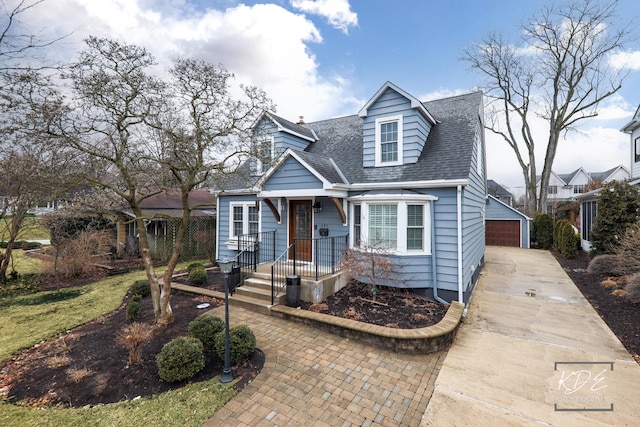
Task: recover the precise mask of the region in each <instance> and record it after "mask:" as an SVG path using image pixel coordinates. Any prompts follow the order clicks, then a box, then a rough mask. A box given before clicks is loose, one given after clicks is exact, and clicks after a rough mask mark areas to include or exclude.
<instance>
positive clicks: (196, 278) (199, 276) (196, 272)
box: [189, 267, 207, 286]
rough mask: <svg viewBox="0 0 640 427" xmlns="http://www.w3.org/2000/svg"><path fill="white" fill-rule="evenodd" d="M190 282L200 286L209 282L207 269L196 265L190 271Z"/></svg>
mask: <svg viewBox="0 0 640 427" xmlns="http://www.w3.org/2000/svg"><path fill="white" fill-rule="evenodd" d="M189 282H191V283H192V284H194V285H196V286H199V285H204V284H205V283H207V270H205V269H204V267H195V268H193V269H192V270H191V271H190V272H189Z"/></svg>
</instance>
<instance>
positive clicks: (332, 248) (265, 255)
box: [230, 230, 348, 306]
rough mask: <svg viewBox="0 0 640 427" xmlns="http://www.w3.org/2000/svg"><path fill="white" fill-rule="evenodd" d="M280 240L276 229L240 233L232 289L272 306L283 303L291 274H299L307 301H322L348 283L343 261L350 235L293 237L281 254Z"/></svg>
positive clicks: (241, 294) (301, 297)
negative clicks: (344, 275)
mask: <svg viewBox="0 0 640 427" xmlns="http://www.w3.org/2000/svg"><path fill="white" fill-rule="evenodd" d="M277 242H278V236H277V231H276V230H274V231H268V232H260V233H249V234H244V235H241V236H238V237H237V240H236V242H234V245H237V246H236V247H237V248H238V249H239V250H240V252H239V253H238V254H237V255H236V256H235V257H234V258H233V261H234V268H233V273H232V275H231V278H230V287H231V289H232V291H233V292H235V293H237V295H239V296H243V297H247V298H252V299H255V300H260V301H264V302H266V303H267V304H270V305H271V306H273V305H277V304H283V303H284V301H285V296H286V281H287V277H288V276H299V277H300V286H301V289H300V291H301V292H300V299H301V300H302V301H308V302H321V301H323V300H324V299H326V297H328V296H329V295H332V294H333V293H335V292H337V291H338V290H340V289H341V288H342V287H344V285H345V284H346V281H345V280H344V279H342V268H341V264H340V262H341V260H342V255H343V254H344V253H345V251H346V250H347V248H348V235H343V236H332V237H329V236H326V237H319V238H294V239H293V243H292V244H290V245H288V246H287V247H286V248H285V249H284V250H282V251H281V252H280V253H279V254H278V252H277ZM300 248H302V257H303V259H302V260H301V259H299V255H300V252H301V249H300Z"/></svg>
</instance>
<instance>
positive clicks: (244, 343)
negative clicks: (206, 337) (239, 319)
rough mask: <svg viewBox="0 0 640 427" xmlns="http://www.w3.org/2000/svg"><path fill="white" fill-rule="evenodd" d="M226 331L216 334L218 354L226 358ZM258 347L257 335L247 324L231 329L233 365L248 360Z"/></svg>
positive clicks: (230, 341)
mask: <svg viewBox="0 0 640 427" xmlns="http://www.w3.org/2000/svg"><path fill="white" fill-rule="evenodd" d="M224 335H225V331H222V332H219V333H218V334H217V335H216V342H215V345H216V354H217V355H218V357H219V358H220V359H222V360H224V341H225V337H224ZM255 349H256V336H255V335H254V334H253V332H252V331H251V329H249V327H248V326H247V325H240V326H236V327H235V328H231V330H230V331H229V355H230V357H229V358H230V360H231V365H237V364H238V363H240V362H242V361H243V360H247V359H248V358H249V356H251V354H252V353H253V352H254V351H255Z"/></svg>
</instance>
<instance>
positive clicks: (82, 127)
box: [59, 37, 271, 324]
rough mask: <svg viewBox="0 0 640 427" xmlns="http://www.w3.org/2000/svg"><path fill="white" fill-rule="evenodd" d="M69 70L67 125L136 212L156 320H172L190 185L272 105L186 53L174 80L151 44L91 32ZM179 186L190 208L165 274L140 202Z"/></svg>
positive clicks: (102, 180) (108, 188)
mask: <svg viewBox="0 0 640 427" xmlns="http://www.w3.org/2000/svg"><path fill="white" fill-rule="evenodd" d="M86 43H87V48H86V49H85V50H84V51H83V52H82V53H81V54H80V58H79V60H78V61H77V62H76V63H75V64H73V65H72V66H71V67H70V72H69V74H68V75H67V77H68V79H69V80H70V82H71V86H72V89H73V93H74V95H75V98H74V99H73V101H72V103H71V105H70V109H71V110H72V112H73V113H72V115H71V119H70V120H69V121H68V122H66V123H60V125H59V132H61V133H64V134H65V136H66V139H67V143H68V144H69V145H70V146H71V147H73V149H75V150H77V151H78V152H79V153H81V154H82V155H85V156H88V157H89V158H90V159H91V162H92V163H93V164H95V167H94V170H95V171H100V173H93V174H91V175H87V176H86V178H87V180H88V181H89V182H91V183H92V184H93V186H95V187H96V188H99V189H102V190H104V191H105V192H106V194H111V195H113V196H115V197H116V198H117V199H119V200H121V201H122V202H124V205H125V206H126V207H127V208H128V209H130V210H131V212H132V213H133V215H134V217H135V223H136V226H137V232H138V233H139V244H140V251H141V254H142V258H143V262H144V265H145V269H146V273H147V278H148V279H149V282H150V283H151V284H152V286H151V294H152V299H153V305H154V313H155V317H156V322H157V323H160V324H166V323H169V322H171V320H172V318H173V313H172V310H171V305H170V295H171V276H172V274H173V271H174V269H175V266H176V264H177V262H178V260H179V256H180V253H181V250H182V246H183V241H184V236H185V231H186V230H187V227H188V224H189V219H190V213H191V210H192V209H193V207H194V206H192V205H190V204H189V193H190V192H191V190H193V189H194V188H197V187H198V186H199V185H200V184H201V183H203V182H204V181H205V180H207V179H208V178H210V177H211V175H212V174H213V175H216V174H224V173H227V172H228V170H227V167H226V165H227V160H228V159H229V158H230V157H233V156H234V154H237V153H238V152H239V151H241V150H243V149H242V145H243V144H242V142H243V141H245V140H246V137H245V135H244V134H245V133H246V132H247V130H248V128H249V127H250V124H251V123H252V122H253V121H254V120H255V119H256V117H257V115H258V114H259V113H260V112H261V111H262V110H263V108H268V107H269V106H270V105H271V104H270V102H269V101H268V100H267V98H266V96H265V95H264V93H263V92H262V91H260V90H257V89H255V88H245V91H244V99H243V100H234V97H233V96H232V95H231V94H230V90H229V84H230V82H229V80H230V78H231V77H232V75H231V74H229V73H227V72H226V71H225V70H223V69H221V68H216V67H214V66H211V65H209V64H206V63H204V62H196V61H187V60H178V61H177V62H176V64H175V66H174V67H173V68H172V69H171V70H170V78H169V79H168V80H167V81H164V80H160V79H158V78H156V77H153V76H152V71H153V66H154V65H155V63H154V59H153V57H152V55H151V54H150V53H149V52H148V51H146V50H145V49H144V48H141V47H138V46H135V45H128V44H123V43H119V42H117V41H113V40H109V39H102V38H96V37H91V38H89V39H88V40H87V41H86ZM176 188H177V189H179V190H180V192H181V195H182V207H183V215H182V218H181V222H180V227H179V230H178V232H177V236H176V240H175V245H174V248H173V252H172V254H171V257H170V260H169V263H168V265H167V268H166V270H165V272H164V274H163V275H162V276H159V275H158V274H156V272H155V269H154V266H153V260H152V258H151V252H150V247H149V239H148V235H147V229H146V226H145V223H144V220H145V217H144V215H143V211H142V208H141V203H142V202H143V201H144V200H145V199H146V198H148V197H151V196H153V195H156V194H159V193H161V192H164V191H167V190H173V189H176Z"/></svg>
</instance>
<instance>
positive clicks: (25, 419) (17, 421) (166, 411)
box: [0, 378, 235, 427]
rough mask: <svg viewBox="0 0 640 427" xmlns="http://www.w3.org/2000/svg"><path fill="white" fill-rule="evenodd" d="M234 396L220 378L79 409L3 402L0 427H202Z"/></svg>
mask: <svg viewBox="0 0 640 427" xmlns="http://www.w3.org/2000/svg"><path fill="white" fill-rule="evenodd" d="M234 394H235V390H234V389H233V387H229V386H227V385H223V384H221V383H220V380H219V379H218V378H214V379H211V380H209V381H203V382H199V383H194V384H190V385H188V386H185V387H183V388H181V389H179V390H172V391H168V392H166V393H162V394H159V395H157V396H152V397H145V398H140V399H135V400H131V401H128V402H120V403H112V404H109V405H100V406H95V407H92V408H79V409H49V408H47V409H43V408H41V409H30V408H23V407H20V406H15V405H11V404H9V403H6V402H0V425H19V426H21V427H41V426H61V427H63V426H64V427H66V426H70V425H91V426H114V427H115V426H118V427H129V426H131V427H137V426H140V427H146V426H155V425H164V426H184V427H190V426H194V427H195V426H201V425H202V424H203V423H204V422H205V421H206V420H207V419H208V418H210V417H211V416H212V415H213V414H214V413H215V412H216V411H217V410H218V409H220V408H221V407H222V406H224V404H225V403H226V402H227V401H229V400H230V399H231V398H232V397H233V396H234Z"/></svg>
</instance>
